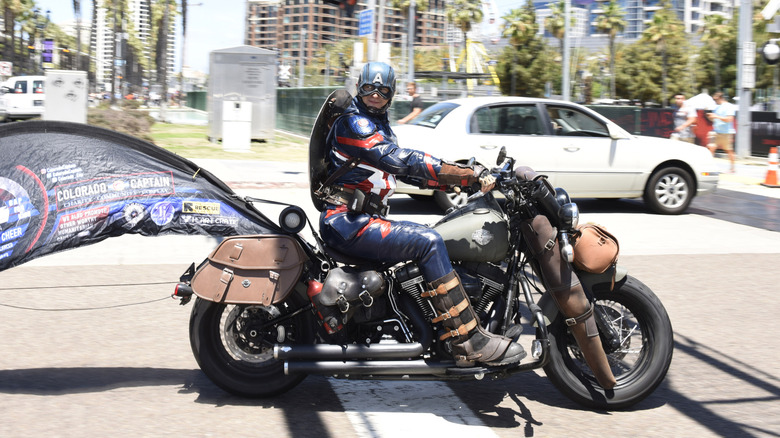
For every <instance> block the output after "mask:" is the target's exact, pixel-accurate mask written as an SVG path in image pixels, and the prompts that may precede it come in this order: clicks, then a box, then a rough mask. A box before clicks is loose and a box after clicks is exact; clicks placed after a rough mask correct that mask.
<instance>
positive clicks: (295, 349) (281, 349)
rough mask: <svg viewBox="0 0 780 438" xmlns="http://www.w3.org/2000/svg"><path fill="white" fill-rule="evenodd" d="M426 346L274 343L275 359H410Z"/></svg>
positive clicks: (415, 343) (418, 344) (416, 343)
mask: <svg viewBox="0 0 780 438" xmlns="http://www.w3.org/2000/svg"><path fill="white" fill-rule="evenodd" d="M423 351H424V348H423V346H422V344H420V343H419V342H413V343H411V344H373V345H354V344H349V345H330V344H315V345H279V344H276V345H274V359H277V360H287V359H295V360H297V359H316V360H321V361H327V360H333V361H343V360H346V359H409V358H413V357H419V356H420V355H422V354H423Z"/></svg>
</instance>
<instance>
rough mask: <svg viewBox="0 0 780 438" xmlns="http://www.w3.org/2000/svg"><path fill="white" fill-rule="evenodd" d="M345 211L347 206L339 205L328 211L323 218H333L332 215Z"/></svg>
mask: <svg viewBox="0 0 780 438" xmlns="http://www.w3.org/2000/svg"><path fill="white" fill-rule="evenodd" d="M346 211H347V206H346V205H339V206H338V207H336V208H333V209H330V210H328V212H327V213H325V217H326V218H328V217H331V216H333V215H334V214H339V213H345V212H346Z"/></svg>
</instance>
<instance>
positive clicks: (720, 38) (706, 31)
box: [699, 14, 735, 90]
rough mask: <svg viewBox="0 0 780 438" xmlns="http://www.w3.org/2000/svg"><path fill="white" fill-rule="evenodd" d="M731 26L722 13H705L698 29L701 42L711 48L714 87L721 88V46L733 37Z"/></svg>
mask: <svg viewBox="0 0 780 438" xmlns="http://www.w3.org/2000/svg"><path fill="white" fill-rule="evenodd" d="M732 30H733V29H732V27H731V26H729V23H728V20H726V18H725V17H723V16H722V15H714V14H713V15H706V16H705V17H704V26H702V27H701V29H699V33H700V34H701V40H702V42H705V43H707V45H708V46H709V47H710V48H711V49H712V52H713V58H714V59H713V61H714V66H715V89H716V90H720V89H721V78H720V64H721V62H722V61H723V59H722V57H721V56H720V55H721V47H722V46H723V45H724V44H725V43H726V41H728V40H731V39H733V38H734V37H735V35H734V34H732Z"/></svg>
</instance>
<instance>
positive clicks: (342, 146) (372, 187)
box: [315, 62, 526, 366]
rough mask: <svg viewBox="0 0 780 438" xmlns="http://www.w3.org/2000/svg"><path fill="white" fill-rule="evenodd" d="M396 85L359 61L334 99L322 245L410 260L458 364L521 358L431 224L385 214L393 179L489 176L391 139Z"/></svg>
mask: <svg viewBox="0 0 780 438" xmlns="http://www.w3.org/2000/svg"><path fill="white" fill-rule="evenodd" d="M395 91H396V83H395V72H394V70H393V68H392V67H391V66H389V65H388V64H385V63H383V62H370V63H368V64H366V65H365V66H364V67H363V70H362V72H361V73H360V78H359V80H358V83H357V96H355V97H354V98H352V99H351V101H348V100H347V99H348V97H347V96H346V93H344V94H342V95H341V96H340V97H338V98H337V100H340V102H335V103H334V106H336V107H338V106H339V105H343V106H345V108H339V109H338V110H337V111H336V112H343V114H342V115H340V116H339V117H338V118H337V119H335V121H333V123H332V127H331V128H330V131H329V133H328V136H327V139H326V143H327V148H328V149H329V152H328V154H329V157H328V158H329V160H328V161H329V163H328V169H327V175H328V179H327V181H325V184H324V187H322V188H321V190H318V191H317V192H315V193H317V194H318V196H320V199H322V201H324V204H325V208H324V210H323V211H322V214H321V215H320V231H321V235H322V237H323V240H324V241H325V243H326V245H328V246H329V247H331V248H333V249H335V250H337V251H339V252H343V253H346V254H349V255H350V256H353V257H359V258H361V259H368V260H376V261H381V262H402V261H405V260H415V261H416V262H417V263H418V265H419V267H420V269H421V271H422V274H423V277H424V278H425V280H426V281H427V282H428V285H429V286H430V290H429V291H428V292H425V293H424V294H423V296H425V297H426V298H429V299H430V300H431V302H432V304H433V306H434V308H435V309H436V311H437V314H438V316H436V317H435V318H434V319H433V321H432V322H434V323H437V322H442V325H443V326H444V328H445V329H446V332H445V333H444V334H443V335H442V336H441V337H440V340H442V341H444V340H446V339H449V338H452V340H451V346H452V352H453V356H454V358H455V361H456V364H457V365H458V366H472V365H473V364H474V363H475V362H480V363H482V364H486V365H507V364H511V363H516V362H519V361H521V360H522V359H523V358H524V357H525V356H526V352H525V351H524V349H523V347H522V346H521V345H520V344H518V343H516V342H512V340H511V339H509V338H507V337H504V336H500V335H496V334H492V333H490V332H487V331H485V330H484V329H483V328H482V327H481V326H480V325H479V321H478V319H477V315H476V313H475V312H474V310H473V308H472V306H471V303H470V302H469V298H468V295H467V294H466V292H465V290H464V289H463V286H462V285H461V282H460V279H459V277H458V276H457V274H456V273H455V271H454V270H453V268H452V265H451V264H450V261H449V256H448V254H447V248H446V247H445V245H444V241H443V239H442V237H441V236H440V235H439V234H438V233H437V232H436V231H434V230H432V229H431V228H429V227H427V226H424V225H420V224H417V223H414V222H410V221H394V220H389V219H387V218H386V215H387V199H388V197H389V196H391V195H392V194H393V191H394V190H395V186H396V178H400V179H401V180H402V181H404V182H407V183H410V184H414V185H417V186H426V187H428V188H452V187H460V186H471V185H474V184H480V186H481V188H482V190H484V191H487V190H490V189H491V188H492V186H493V182H494V180H492V177H490V176H489V174H487V172H485V169H483V168H482V167H480V166H464V165H459V164H455V163H450V162H447V161H443V160H441V159H439V158H435V157H432V156H430V155H428V154H426V153H424V152H421V151H417V150H413V149H404V148H401V147H399V146H398V144H397V141H396V137H395V134H394V133H393V130H392V129H391V128H390V123H389V120H388V117H387V109H388V108H389V107H390V104H391V102H392V100H393V96H394V94H395Z"/></svg>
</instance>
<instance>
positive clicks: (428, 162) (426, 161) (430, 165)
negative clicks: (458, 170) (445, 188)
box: [424, 154, 439, 181]
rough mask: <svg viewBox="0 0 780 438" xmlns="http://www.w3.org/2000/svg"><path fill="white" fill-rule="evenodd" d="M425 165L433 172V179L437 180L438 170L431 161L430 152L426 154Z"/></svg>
mask: <svg viewBox="0 0 780 438" xmlns="http://www.w3.org/2000/svg"><path fill="white" fill-rule="evenodd" d="M424 161H425V166H426V167H427V168H428V172H429V173H430V174H431V179H432V180H434V181H436V180H438V179H439V178H438V177H437V176H436V172H435V171H434V170H433V162H432V161H431V156H430V155H429V154H425V159H424Z"/></svg>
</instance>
